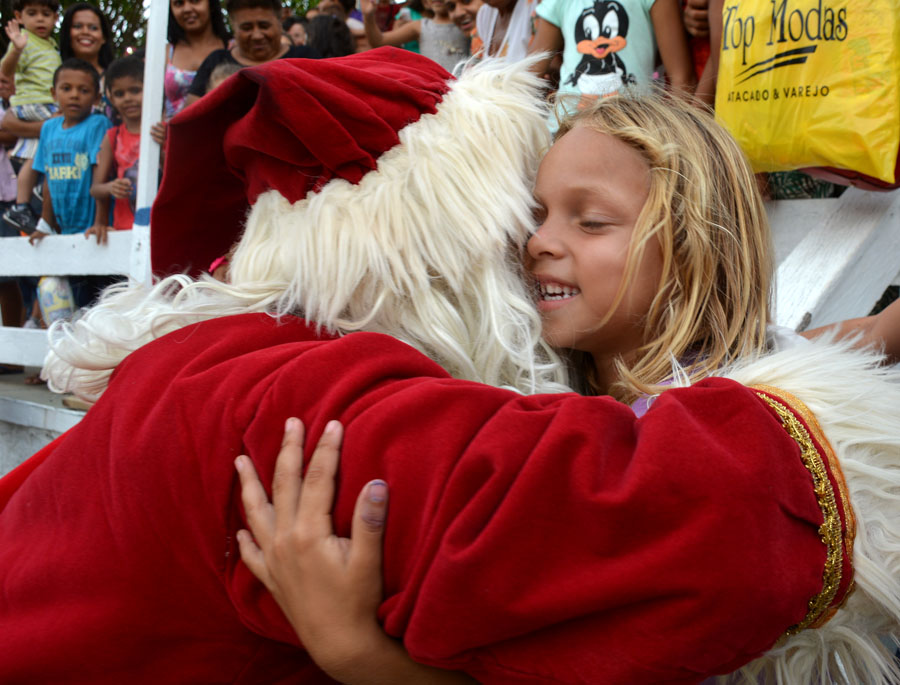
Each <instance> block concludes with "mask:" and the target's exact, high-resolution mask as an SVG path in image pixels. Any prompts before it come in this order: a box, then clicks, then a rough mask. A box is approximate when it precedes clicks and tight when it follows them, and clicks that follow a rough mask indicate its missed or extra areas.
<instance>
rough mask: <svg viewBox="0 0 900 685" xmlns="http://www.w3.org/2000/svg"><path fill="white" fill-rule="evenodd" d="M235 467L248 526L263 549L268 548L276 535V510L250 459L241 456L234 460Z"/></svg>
mask: <svg viewBox="0 0 900 685" xmlns="http://www.w3.org/2000/svg"><path fill="white" fill-rule="evenodd" d="M234 465H235V468H237V472H238V477H239V478H240V481H241V501H242V502H243V503H244V512H245V513H246V515H247V525H248V526H250V530H251V531H252V532H253V537H255V538H256V539H257V540H259V541H260V543H261V544H262V546H263V547H268V545H269V542H270V541H271V539H272V536H273V535H274V534H275V510H274V509H273V508H272V505H271V504H269V498H268V496H267V495H266V491H265V490H263V486H262V483H260V482H259V476H257V475H256V469H255V468H253V462H251V461H250V457H247V456H244V455H241V456H239V457H238V458H237V459H235V460H234Z"/></svg>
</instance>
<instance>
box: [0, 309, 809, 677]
mask: <svg viewBox="0 0 900 685" xmlns="http://www.w3.org/2000/svg"><path fill="white" fill-rule="evenodd" d="M292 415H294V416H299V417H300V418H302V419H303V421H304V423H305V424H306V426H307V427H308V431H309V440H308V445H309V447H310V448H311V447H312V445H314V444H315V441H316V439H317V438H318V437H319V435H320V433H321V431H322V429H323V428H324V425H325V423H326V422H327V421H328V420H330V419H334V418H337V419H340V420H341V421H343V422H344V424H345V426H346V427H347V429H346V436H345V443H344V449H343V451H342V456H341V472H340V482H339V485H338V500H337V503H336V509H335V518H336V523H337V528H338V531H339V532H340V533H341V534H344V535H346V534H347V533H348V532H349V522H350V517H351V514H352V509H353V503H354V501H355V499H356V495H357V493H358V492H359V489H360V488H361V487H362V485H363V484H364V483H365V482H367V481H368V480H370V479H372V478H376V477H382V478H385V479H386V480H387V481H388V482H389V483H390V487H391V505H390V512H389V518H388V522H387V529H386V541H385V564H384V568H385V601H384V603H383V604H382V606H381V611H380V613H381V618H382V619H383V621H384V625H385V627H386V629H387V630H388V631H389V632H390V633H391V634H393V635H397V636H402V637H403V639H404V641H405V644H406V646H407V648H408V649H409V651H410V653H411V654H412V655H413V656H414V657H415V658H417V659H419V660H421V661H424V662H427V663H431V664H435V665H438V666H444V667H451V668H461V669H464V670H465V671H467V672H469V673H470V674H472V675H473V676H474V677H476V678H478V679H479V680H482V681H484V682H489V683H490V682H493V683H512V682H535V683H537V682H541V683H547V682H566V683H570V682H571V683H575V682H582V683H628V685H633V684H635V683H646V682H655V683H659V682H670V683H676V682H691V681H696V680H699V679H700V678H701V677H702V676H704V675H706V674H708V673H713V672H717V671H724V670H731V669H732V668H734V667H735V666H737V665H738V664H740V663H742V662H743V661H746V660H748V659H749V658H752V657H753V656H755V655H756V654H757V653H759V652H761V651H762V650H764V649H766V648H767V647H769V646H771V645H772V643H773V642H774V641H775V640H776V639H777V638H778V636H779V635H780V634H781V632H782V631H784V630H785V629H786V628H787V627H789V626H791V625H793V624H795V623H797V622H798V621H799V620H800V619H801V618H802V617H803V615H804V613H805V611H806V604H807V601H808V600H809V599H810V598H811V597H812V596H813V595H814V594H816V592H817V591H818V590H819V589H820V588H821V585H822V577H821V573H822V565H823V561H824V555H825V553H824V546H823V545H822V544H821V542H820V541H819V538H818V533H817V526H818V524H819V523H820V522H821V518H822V517H821V512H820V510H819V509H818V505H817V504H816V501H815V497H814V495H813V493H812V487H811V483H810V478H809V475H808V473H807V472H806V471H805V469H804V467H803V465H802V463H801V461H800V458H799V454H798V449H797V447H796V445H795V444H794V443H793V442H792V441H791V439H790V438H788V437H787V436H786V434H785V432H784V430H783V429H782V427H781V425H780V423H779V421H778V420H777V419H776V418H775V416H774V415H773V414H770V413H769V410H768V408H767V407H766V406H765V405H764V404H763V402H762V401H760V400H758V399H757V398H756V397H755V396H754V395H753V393H752V392H750V391H749V390H747V389H745V388H743V387H741V386H739V385H737V384H735V383H732V382H730V381H726V380H709V381H705V382H703V383H701V384H699V385H698V386H695V387H693V388H689V389H685V390H670V391H668V392H666V393H664V394H663V396H662V397H661V398H660V399H659V400H658V401H657V402H656V404H655V405H654V406H653V407H652V408H651V409H650V411H649V412H648V413H647V414H646V415H645V416H644V417H643V418H642V419H639V420H638V419H635V417H634V415H633V414H632V412H631V411H630V409H629V408H628V407H625V406H623V405H621V404H619V403H617V402H615V401H613V400H611V399H608V398H584V397H578V396H576V395H558V396H534V397H523V396H520V395H516V394H514V393H511V392H509V391H505V390H500V389H496V388H490V387H487V386H482V385H477V384H473V383H466V382H462V381H455V380H452V379H450V378H448V377H447V374H446V373H445V372H444V371H443V370H441V369H440V367H438V366H437V365H435V364H434V363H433V362H431V361H429V360H428V359H427V358H425V357H424V356H422V355H421V354H419V353H417V352H415V351H414V350H412V349H411V348H409V347H408V346H406V345H404V344H402V343H399V342H397V341H396V340H393V339H391V338H388V337H385V336H380V335H374V334H367V333H360V334H353V335H348V336H346V337H344V338H341V339H338V340H327V339H323V338H321V337H318V336H316V335H315V333H314V331H312V330H310V329H309V328H307V327H306V326H305V325H304V324H303V323H302V322H298V321H296V320H292V319H289V318H285V319H283V320H281V321H274V320H273V319H271V318H269V317H266V316H264V315H244V316H239V317H228V318H223V319H217V320H213V321H208V322H204V323H203V324H198V325H196V326H191V327H187V328H185V329H182V330H179V331H176V332H175V333H172V334H170V335H168V336H165V337H164V338H161V339H160V340H157V341H155V342H153V343H150V344H148V345H146V346H145V347H143V348H141V349H140V350H138V351H137V352H135V353H134V354H132V355H131V356H130V357H128V359H126V360H125V361H124V362H123V363H122V364H121V365H120V366H119V369H118V370H117V372H116V374H115V377H114V379H113V381H112V383H111V384H110V387H109V389H108V390H107V391H106V393H104V395H103V397H102V398H101V399H100V401H99V402H98V403H97V404H96V405H95V406H94V407H93V408H92V409H91V410H90V411H89V412H88V414H87V416H86V417H85V418H84V419H83V420H82V421H81V422H80V423H79V424H78V425H77V426H76V427H75V428H73V429H72V430H70V431H69V432H67V433H66V434H65V435H64V436H62V437H61V438H60V439H59V440H57V441H56V442H55V443H54V444H53V445H52V446H51V447H49V448H48V449H47V450H45V451H43V452H42V453H40V456H39V457H37V458H36V459H34V460H33V461H31V462H26V465H23V467H21V468H20V469H19V470H17V471H15V472H14V473H12V474H10V475H8V476H7V477H6V479H3V480H0V498H2V499H4V500H5V504H4V506H3V508H2V511H0V635H2V636H3V649H0V681H2V682H63V681H66V680H67V679H71V677H72V675H71V674H73V673H76V674H78V677H79V678H81V679H82V680H84V681H85V682H88V681H89V682H91V683H98V684H104V685H105V684H109V685H113V684H117V683H122V682H128V683H136V684H143V683H147V684H148V685H149V684H150V683H154V684H155V683H160V682H174V681H177V682H232V683H248V684H249V683H276V682H285V683H288V682H290V683H294V682H297V683H300V682H302V683H312V682H321V681H322V680H323V679H324V676H322V674H321V673H320V672H318V671H317V670H316V669H315V668H314V666H313V665H312V663H311V661H310V660H309V658H308V657H307V655H306V654H305V653H304V652H303V651H302V650H300V649H298V648H297V646H296V645H297V641H296V637H295V636H294V635H293V633H292V631H291V629H290V626H289V625H288V623H287V621H286V620H285V618H284V617H283V616H282V615H281V613H280V611H279V610H278V608H277V606H276V605H275V603H274V601H273V600H272V598H271V597H270V596H269V595H268V594H267V593H266V592H265V590H264V589H263V587H262V585H261V584H260V583H259V582H258V581H256V580H255V579H254V578H253V577H252V575H251V574H250V573H249V571H248V570H247V568H246V567H245V566H244V565H243V564H242V563H241V562H240V559H239V556H238V550H237V545H236V543H235V538H234V535H235V532H236V530H237V529H238V528H240V527H244V525H245V524H244V522H243V519H242V511H241V507H240V496H239V487H238V481H237V477H236V474H235V470H234V462H233V460H234V457H235V456H237V454H240V453H245V454H250V456H251V457H252V458H253V459H254V461H255V463H256V465H257V468H258V470H259V472H260V474H261V476H262V478H263V481H264V482H266V483H268V482H271V475H272V470H273V465H274V460H275V457H276V455H277V453H278V447H279V444H280V441H281V435H282V427H283V425H284V419H285V418H287V417H288V416H292Z"/></svg>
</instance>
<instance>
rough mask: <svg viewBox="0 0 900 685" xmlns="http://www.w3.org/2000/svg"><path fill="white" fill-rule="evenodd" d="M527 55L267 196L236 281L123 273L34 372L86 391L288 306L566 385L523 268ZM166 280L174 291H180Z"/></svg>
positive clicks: (505, 380) (540, 146) (537, 87)
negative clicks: (178, 337)
mask: <svg viewBox="0 0 900 685" xmlns="http://www.w3.org/2000/svg"><path fill="white" fill-rule="evenodd" d="M529 66H530V61H525V62H522V63H519V64H514V65H508V64H498V63H493V62H489V63H484V64H481V65H477V66H475V67H473V68H471V69H469V70H468V71H466V72H465V73H464V74H463V75H462V76H461V77H460V79H459V80H457V81H455V82H453V83H452V85H451V89H450V91H449V92H448V93H447V94H446V95H445V96H444V99H443V101H442V102H441V104H440V105H439V106H438V108H437V113H436V114H434V115H424V116H422V117H421V118H420V119H419V120H418V121H417V122H415V123H412V124H410V125H408V126H406V127H405V128H403V129H402V130H401V131H400V132H399V137H400V141H401V144H400V145H397V146H395V147H394V148H393V149H391V150H389V151H388V152H386V153H385V154H383V155H382V157H381V158H380V159H379V163H378V169H377V170H376V171H373V172H370V173H369V174H367V175H366V176H365V177H364V178H363V179H362V181H361V182H360V183H359V184H358V185H352V184H350V183H348V182H346V181H343V180H334V181H331V182H330V183H328V184H327V185H326V186H325V187H324V188H323V189H322V190H321V191H320V192H319V193H317V194H310V195H309V196H307V198H305V199H303V200H301V201H299V202H296V203H294V204H293V205H291V204H290V203H288V202H287V201H286V200H285V199H284V198H283V197H282V196H281V195H279V194H278V193H277V192H275V191H269V192H267V193H264V194H262V195H261V196H260V197H259V199H258V200H257V202H256V204H255V205H254V207H253V209H252V210H251V212H250V215H249V217H248V219H247V226H246V229H245V232H244V235H243V237H242V238H241V240H240V243H239V245H238V249H237V251H236V253H235V255H234V258H233V260H232V265H231V281H232V284H231V285H230V286H229V285H224V284H219V283H215V282H211V281H209V280H208V279H200V280H198V281H191V280H190V279H186V278H185V277H173V278H169V279H166V280H164V281H163V282H162V283H160V284H158V285H157V286H156V287H155V288H154V289H153V290H152V291H151V292H149V293H148V292H144V291H143V290H142V289H140V288H139V287H138V286H132V287H129V288H127V289H125V290H124V291H122V290H121V289H120V291H119V292H118V294H114V295H111V296H110V297H108V298H106V299H105V300H104V301H103V302H102V303H101V304H100V305H98V306H97V307H95V308H94V309H93V310H91V311H90V312H88V313H87V315H86V316H85V317H84V318H83V319H82V320H81V321H79V322H77V323H75V324H72V325H69V324H64V325H59V326H56V327H55V328H54V329H53V330H52V331H51V352H50V353H49V355H48V358H47V362H46V364H45V374H46V375H47V377H48V380H49V382H50V385H51V387H52V388H53V389H54V390H57V391H66V392H76V393H78V394H81V395H83V396H87V397H91V398H93V397H96V396H97V395H98V394H99V393H101V392H102V390H103V389H104V388H105V386H106V383H107V382H108V377H109V375H110V373H111V372H112V370H113V369H114V368H115V366H116V365H117V364H118V363H119V362H120V361H121V360H122V359H123V358H124V357H125V356H126V355H127V354H128V353H130V352H131V351H133V350H134V349H136V348H137V347H140V346H141V345H143V344H146V343H147V342H149V341H150V340H152V339H154V338H156V337H159V336H160V335H162V334H165V333H168V332H170V331H172V330H175V329H177V328H180V327H182V326H185V325H188V324H191V323H194V322H196V321H200V320H203V319H208V318H212V317H214V316H224V315H227V314H237V313H242V312H253V311H266V312H269V313H272V314H273V315H281V314H287V313H297V314H301V315H305V316H306V317H307V318H308V319H310V320H312V321H316V322H317V323H318V324H319V325H321V326H323V327H325V328H327V329H328V330H330V331H333V332H337V333H349V332H352V331H357V330H368V331H378V332H384V333H388V334H390V335H393V336H395V337H397V338H399V339H401V340H403V341H405V342H407V343H409V344H410V345H412V346H413V347H415V348H417V349H419V350H421V351H422V352H424V353H425V354H426V355H428V356H429V357H431V358H432V359H434V360H435V361H437V362H438V363H440V364H441V365H443V366H444V367H445V368H446V369H447V370H448V371H449V372H450V373H451V374H452V375H454V376H456V377H460V378H467V379H471V380H477V381H481V382H484V383H489V384H491V385H506V386H510V387H514V388H516V389H518V390H520V391H523V392H538V391H544V392H546V391H553V390H563V389H565V385H564V382H565V374H564V372H563V371H562V369H561V366H560V365H559V364H558V363H557V359H556V357H555V355H553V353H552V352H550V351H549V350H548V349H547V348H546V346H544V345H543V343H541V342H540V319H539V316H538V314H537V312H536V310H535V307H534V303H533V299H532V296H531V294H530V288H529V286H527V285H526V284H525V283H524V281H523V278H522V274H521V271H522V269H521V261H520V258H521V254H522V250H523V249H524V244H525V242H526V240H527V238H528V236H529V235H530V232H531V230H532V228H533V226H532V219H531V212H530V208H531V204H532V199H531V190H532V186H533V182H534V177H535V174H536V171H537V166H538V163H539V161H540V158H541V156H542V155H543V153H544V151H545V150H546V148H547V146H548V145H549V134H548V131H547V128H546V124H545V118H546V108H545V106H544V105H543V103H542V101H541V99H540V92H541V81H540V80H539V79H538V78H537V77H535V76H534V75H533V74H531V73H530V72H529V71H528V67H529ZM176 293H177V294H176Z"/></svg>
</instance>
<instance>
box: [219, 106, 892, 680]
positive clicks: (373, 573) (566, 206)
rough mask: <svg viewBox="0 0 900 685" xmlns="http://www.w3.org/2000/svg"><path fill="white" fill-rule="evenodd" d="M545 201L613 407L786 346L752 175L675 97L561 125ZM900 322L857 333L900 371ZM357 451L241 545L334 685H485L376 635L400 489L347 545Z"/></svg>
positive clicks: (546, 269) (556, 300)
mask: <svg viewBox="0 0 900 685" xmlns="http://www.w3.org/2000/svg"><path fill="white" fill-rule="evenodd" d="M535 200H536V204H537V209H536V218H537V220H538V223H539V224H540V225H539V227H538V228H537V230H536V232H535V233H534V235H533V236H532V238H531V239H530V240H529V242H528V245H527V253H528V254H527V256H526V260H525V263H526V267H527V269H528V271H530V273H531V274H532V276H533V277H534V279H535V283H536V298H537V301H538V308H539V310H540V311H541V315H542V318H543V323H544V337H545V339H546V340H547V341H548V342H550V343H551V344H553V345H554V346H556V347H559V348H564V350H565V351H566V354H567V357H568V360H569V364H570V365H571V367H572V369H573V370H574V371H575V372H576V373H575V374H574V375H576V376H580V379H581V381H582V384H583V389H584V390H585V391H586V392H590V393H598V394H606V393H609V394H613V395H614V396H615V397H617V398H619V399H621V400H623V401H625V402H628V403H634V408H635V411H636V412H639V413H640V412H643V411H646V410H647V407H646V399H647V398H648V397H650V396H652V395H655V394H657V393H659V392H661V391H663V390H665V388H666V387H667V386H669V385H671V384H673V383H677V384H679V385H682V384H690V383H692V382H694V381H696V380H699V379H701V378H703V377H704V376H708V375H711V374H714V373H715V372H716V371H717V370H718V369H720V368H721V367H724V366H729V365H734V364H736V363H738V362H739V361H740V360H747V359H753V358H756V357H759V356H760V355H761V354H762V353H763V352H765V351H766V350H767V348H769V347H770V346H772V345H773V344H776V342H775V338H781V339H782V340H783V339H784V336H779V335H773V332H772V331H771V330H770V327H769V325H768V324H769V316H770V289H771V288H770V287H771V282H772V259H771V254H772V251H771V245H770V235H769V226H768V222H767V220H766V214H765V211H764V208H763V206H762V203H761V200H760V197H759V194H758V193H757V190H756V185H755V183H754V182H753V174H752V172H751V170H750V168H749V165H748V164H747V162H746V160H745V159H744V157H743V155H742V154H741V152H740V150H739V149H738V147H737V145H736V144H735V143H734V141H733V140H732V139H731V138H730V137H729V136H728V134H727V133H726V132H725V131H724V130H723V129H721V128H720V127H719V126H718V125H717V124H716V123H715V122H714V121H713V119H712V117H711V116H710V115H709V114H708V113H707V112H704V111H701V110H699V109H697V108H696V107H693V106H691V105H688V104H685V103H682V102H680V101H679V100H677V99H664V98H662V97H641V98H634V97H622V96H619V97H615V98H608V99H603V100H599V101H597V102H595V103H594V104H593V105H592V106H591V107H590V108H589V109H586V110H583V111H581V112H580V113H578V114H577V115H575V116H573V117H571V118H569V119H567V120H566V121H564V122H563V123H562V125H561V126H560V129H559V132H558V134H557V138H556V141H555V143H554V145H553V147H552V148H551V150H550V152H549V153H548V154H547V156H546V157H545V158H544V160H543V162H542V163H541V167H540V170H539V172H538V177H537V183H536V187H535ZM898 323H900V309H898V307H896V306H895V307H894V308H892V310H887V311H886V312H885V314H882V315H880V316H879V317H870V318H867V319H861V320H856V321H853V322H847V324H846V325H845V327H844V330H845V331H856V332H861V333H863V334H864V340H866V341H871V340H873V339H875V338H878V337H881V338H882V340H883V341H884V342H886V343H887V344H888V346H889V350H888V351H889V352H891V353H892V354H894V355H895V356H896V355H897V353H898V351H900V335H898V333H900V325H898ZM886 332H887V333H889V334H890V335H888V334H886ZM794 342H797V343H802V341H800V340H795V341H794ZM642 402H643V403H644V406H641V405H642ZM302 431H303V428H302V425H300V423H299V421H297V420H296V419H292V420H289V421H288V423H287V428H286V432H285V439H284V443H283V448H282V452H281V455H280V457H279V463H284V464H288V463H290V464H292V467H290V468H288V467H285V468H287V470H288V471H290V470H291V468H293V469H296V470H297V472H299V464H300V462H301V460H302V446H303V432H302ZM341 434H342V429H341V427H340V426H339V425H336V424H335V422H332V424H331V425H330V427H329V428H328V429H326V432H325V434H324V435H323V437H322V439H321V441H320V443H319V446H318V447H317V449H316V452H315V454H314V456H313V460H314V461H315V464H316V469H315V470H316V472H317V474H318V477H317V478H316V479H315V480H312V479H311V480H310V483H309V484H304V485H303V488H304V490H303V492H304V493H305V494H303V495H302V496H301V494H300V483H299V481H297V482H296V485H295V489H294V490H293V496H294V497H295V498H296V499H298V500H299V502H300V505H299V509H297V508H295V509H291V508H290V506H289V505H286V504H284V498H285V497H286V496H285V495H284V489H283V490H282V491H281V498H282V500H281V502H278V501H277V500H278V497H279V496H278V495H277V494H276V502H275V507H276V509H275V516H273V514H272V511H271V509H270V510H269V513H268V514H267V517H264V516H262V515H260V516H258V517H254V516H253V515H251V516H250V517H249V521H250V524H251V527H253V528H254V531H253V532H254V534H255V536H256V539H257V540H258V541H260V542H259V544H260V545H261V547H262V548H263V549H260V547H257V544H256V543H255V542H254V541H253V539H252V538H251V537H250V535H249V534H248V533H247V532H246V531H241V533H239V541H240V546H241V555H242V557H243V559H244V561H245V563H246V564H247V565H248V566H249V567H250V569H251V570H252V571H253V572H254V573H255V574H256V575H257V577H258V578H259V579H260V580H262V581H263V582H264V583H265V584H266V586H267V587H268V588H269V590H270V591H271V592H272V593H273V595H274V596H275V598H276V600H277V601H278V602H279V604H280V605H281V607H282V609H283V610H284V611H285V613H286V614H287V616H288V618H289V619H290V620H291V623H292V625H293V626H294V628H295V630H296V631H297V633H298V635H299V637H300V639H301V641H302V643H303V645H304V647H305V648H306V649H307V650H308V651H309V652H310V654H311V655H312V656H313V658H314V659H315V660H316V662H317V663H318V664H319V666H320V667H322V668H324V669H325V670H326V671H327V672H328V673H329V674H330V675H331V676H332V677H334V678H337V679H339V680H341V681H342V682H349V683H374V682H411V681H415V682H434V683H445V682H446V683H456V682H471V681H470V680H469V678H468V676H466V675H465V674H462V673H459V672H451V671H442V670H438V669H433V668H430V667H427V666H423V665H421V664H418V663H415V662H413V661H412V660H411V659H410V658H409V656H408V655H407V654H406V652H405V651H404V650H403V648H402V646H401V645H400V644H399V643H397V642H395V641H393V640H391V639H390V638H388V636H387V635H386V634H385V633H384V632H383V631H382V630H381V628H380V627H379V625H378V623H377V621H376V620H375V610H376V608H377V606H378V604H379V603H380V599H381V590H380V544H381V542H380V541H381V537H380V535H381V532H382V528H383V524H384V520H385V515H386V509H387V485H386V484H385V483H384V482H382V481H373V482H371V483H369V484H368V485H367V486H366V487H365V488H364V489H363V491H362V492H361V493H360V497H359V500H358V501H357V510H356V512H355V514H354V522H353V541H352V544H351V541H350V540H346V539H340V538H337V537H335V536H334V534H333V531H332V529H331V525H330V524H329V523H328V514H329V511H330V502H331V498H332V495H333V485H332V484H331V479H330V477H329V475H331V474H334V473H335V471H336V468H337V450H338V447H339V444H340V440H341ZM237 466H238V471H239V473H240V475H241V479H242V483H243V486H244V501H245V506H246V508H247V510H248V512H253V511H260V510H261V509H262V508H264V506H263V503H265V502H266V496H265V493H264V492H263V491H262V489H261V487H260V485H259V482H258V480H257V479H256V478H255V474H254V471H253V468H252V465H251V463H250V461H249V460H248V459H247V458H246V457H240V458H239V459H238V461H237ZM323 474H324V477H323ZM282 487H283V488H285V489H286V486H282ZM304 498H305V499H304ZM295 506H296V505H295ZM279 507H281V511H282V512H283V511H285V510H288V511H291V512H294V513H290V514H288V515H287V517H286V520H287V522H288V523H287V525H286V529H289V530H293V531H294V534H293V535H291V536H289V537H282V538H281V539H280V542H279V543H278V544H277V547H276V546H275V545H276V543H272V539H273V532H274V531H275V530H276V527H275V518H276V516H277V513H278V511H279ZM285 508H286V509H285ZM296 512H299V513H296ZM282 517H284V514H282ZM263 519H266V520H265V521H264V520H263ZM284 520H285V519H284V518H283V519H282V524H283V525H284ZM500 553H501V551H500V550H499V549H498V554H500ZM600 648H601V649H602V646H600Z"/></svg>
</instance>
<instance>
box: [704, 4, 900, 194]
mask: <svg viewBox="0 0 900 685" xmlns="http://www.w3.org/2000/svg"><path fill="white" fill-rule="evenodd" d="M716 115H717V116H718V117H719V119H720V121H721V122H722V123H723V124H724V125H725V126H726V127H727V128H728V129H729V130H730V131H731V133H732V134H733V135H734V137H735V138H737V140H738V142H739V143H740V144H741V147H743V148H744V151H745V152H746V153H747V156H748V157H749V158H750V161H751V162H752V164H753V166H754V168H755V169H756V170H757V171H786V170H789V169H799V168H803V167H818V166H830V167H838V168H840V169H849V170H852V171H855V172H858V173H860V174H867V175H869V176H872V177H874V178H877V179H880V180H881V181H884V182H886V183H895V182H900V179H895V177H894V176H895V168H896V165H897V159H898V147H900V0H852V1H851V0H725V6H724V8H723V11H722V45H721V52H720V59H719V77H718V84H717V86H716Z"/></svg>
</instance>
